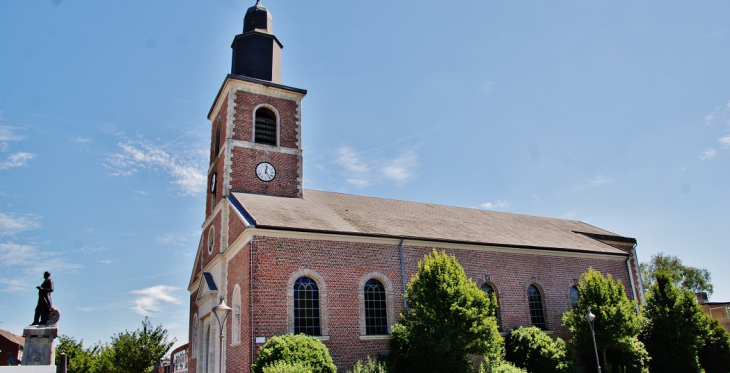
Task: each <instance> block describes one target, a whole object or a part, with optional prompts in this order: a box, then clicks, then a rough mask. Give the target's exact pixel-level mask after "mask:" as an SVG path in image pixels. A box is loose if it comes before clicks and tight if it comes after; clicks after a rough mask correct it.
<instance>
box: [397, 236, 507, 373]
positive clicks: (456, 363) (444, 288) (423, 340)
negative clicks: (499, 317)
mask: <svg viewBox="0 0 730 373" xmlns="http://www.w3.org/2000/svg"><path fill="white" fill-rule="evenodd" d="M406 299H407V301H408V307H409V309H408V312H407V313H405V314H401V315H400V318H399V320H398V323H397V324H396V325H394V326H393V328H392V335H393V339H392V340H391V354H392V355H391V357H392V359H393V361H394V362H395V366H396V368H397V369H398V370H400V371H403V372H469V371H471V370H472V366H473V363H472V361H471V360H469V356H479V355H483V356H486V359H488V360H492V361H496V360H497V359H498V358H499V356H500V355H501V354H502V351H503V341H502V337H500V336H499V332H498V331H497V322H496V320H495V318H494V314H495V311H496V308H497V306H496V304H494V303H493V302H490V298H489V297H488V296H487V294H486V293H485V292H483V291H481V290H479V289H478V288H477V286H476V284H474V282H473V281H471V280H470V279H468V278H467V277H466V274H465V273H464V269H463V268H462V267H461V265H459V263H458V262H457V261H456V258H455V257H453V256H449V255H447V254H446V253H445V252H444V253H438V252H436V250H433V252H432V253H431V254H430V255H426V257H425V258H424V259H423V260H422V261H420V262H419V263H418V272H417V273H416V274H415V275H414V276H413V278H412V279H411V282H410V283H409V285H408V290H407V294H406Z"/></svg>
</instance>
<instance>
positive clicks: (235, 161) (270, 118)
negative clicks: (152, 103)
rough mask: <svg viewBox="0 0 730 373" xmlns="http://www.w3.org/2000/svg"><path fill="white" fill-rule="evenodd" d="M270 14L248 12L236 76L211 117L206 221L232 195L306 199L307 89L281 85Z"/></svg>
mask: <svg viewBox="0 0 730 373" xmlns="http://www.w3.org/2000/svg"><path fill="white" fill-rule="evenodd" d="M272 30H273V29H272V18H271V14H270V13H269V11H268V9H266V8H265V7H264V6H263V5H261V2H260V0H259V1H257V2H256V5H254V6H252V7H250V8H249V9H248V11H246V15H245V17H244V22H243V32H242V33H241V34H239V35H236V36H235V38H234V39H233V43H232V45H231V48H232V49H233V58H232V63H231V73H230V74H229V75H228V76H227V77H226V79H225V81H224V82H223V86H222V87H221V89H220V91H219V92H218V95H217V96H216V99H215V102H214V104H213V107H212V108H211V110H210V112H209V113H208V119H209V120H210V121H211V123H212V127H211V146H210V166H209V168H208V198H207V207H206V216H208V215H209V214H210V213H211V212H212V211H213V209H214V208H215V206H216V204H217V203H218V201H220V199H221V198H223V197H226V196H228V195H229V194H230V193H231V192H244V193H257V194H267V195H273V196H281V197H294V198H296V197H301V196H302V145H301V128H302V120H301V119H302V118H301V108H302V99H303V98H304V96H305V95H306V94H307V91H306V90H304V89H299V88H294V87H289V86H285V85H283V84H281V49H282V48H283V46H282V44H281V43H280V42H279V40H278V39H277V38H276V36H274V34H273V33H272Z"/></svg>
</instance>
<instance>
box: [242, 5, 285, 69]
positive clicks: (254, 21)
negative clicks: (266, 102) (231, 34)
mask: <svg viewBox="0 0 730 373" xmlns="http://www.w3.org/2000/svg"><path fill="white" fill-rule="evenodd" d="M271 23H272V22H271V13H269V10H268V9H266V7H265V6H263V5H261V0H258V1H256V5H254V6H252V7H250V8H248V10H247V11H246V16H245V17H244V19H243V33H241V34H239V35H236V37H235V38H234V39H233V44H232V45H231V48H233V63H232V64H231V74H233V75H245V76H247V77H250V78H256V79H262V80H268V81H271V82H275V83H281V48H283V46H282V45H281V43H280V42H279V40H278V39H276V36H274V34H273V33H272V30H273V29H272V27H271Z"/></svg>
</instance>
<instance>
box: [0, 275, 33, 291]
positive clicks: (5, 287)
mask: <svg viewBox="0 0 730 373" xmlns="http://www.w3.org/2000/svg"><path fill="white" fill-rule="evenodd" d="M0 285H2V287H0V292H4V293H18V292H21V291H26V290H28V289H32V288H33V286H32V285H31V284H30V283H28V282H27V281H25V280H23V279H19V278H11V279H0Z"/></svg>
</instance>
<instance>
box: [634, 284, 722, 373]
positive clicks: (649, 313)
mask: <svg viewBox="0 0 730 373" xmlns="http://www.w3.org/2000/svg"><path fill="white" fill-rule="evenodd" d="M644 314H645V316H646V318H647V320H648V322H647V325H646V329H645V331H644V342H645V343H646V349H647V350H648V351H649V356H651V363H650V364H649V369H650V370H651V372H652V373H663V372H687V373H691V372H699V371H700V365H699V361H698V358H697V352H698V350H699V349H700V347H702V345H703V343H704V341H705V338H707V335H708V334H709V330H708V328H707V320H706V316H705V314H704V313H703V312H702V308H700V305H699V304H697V302H696V301H695V297H694V295H693V294H692V293H691V292H689V291H687V290H681V289H678V288H677V287H676V286H675V285H674V283H673V281H672V279H671V277H670V276H669V275H668V274H666V273H664V272H658V273H657V274H656V282H655V283H654V285H652V286H651V288H650V289H649V295H648V297H647V301H646V307H645V312H644Z"/></svg>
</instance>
